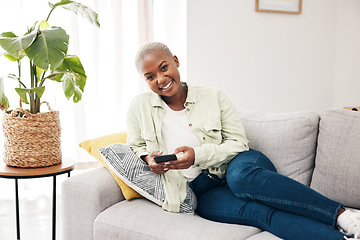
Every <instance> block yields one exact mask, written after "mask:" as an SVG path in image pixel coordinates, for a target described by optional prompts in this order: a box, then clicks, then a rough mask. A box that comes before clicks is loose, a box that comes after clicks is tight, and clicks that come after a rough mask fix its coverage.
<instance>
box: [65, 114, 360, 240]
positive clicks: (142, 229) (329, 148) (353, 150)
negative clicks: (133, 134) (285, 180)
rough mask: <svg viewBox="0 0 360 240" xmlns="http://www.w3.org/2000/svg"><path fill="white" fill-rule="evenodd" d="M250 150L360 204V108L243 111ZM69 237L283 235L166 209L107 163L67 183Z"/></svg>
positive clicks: (254, 237)
mask: <svg viewBox="0 0 360 240" xmlns="http://www.w3.org/2000/svg"><path fill="white" fill-rule="evenodd" d="M240 115H241V118H242V121H243V125H244V127H245V130H246V133H247V137H248V139H249V144H250V147H251V148H252V149H256V150H260V151H262V152H263V153H265V154H266V155H267V156H268V157H269V158H270V159H271V160H272V161H273V163H274V165H275V166H276V168H277V170H278V172H279V173H281V174H284V175H287V176H289V177H291V178H293V179H296V180H298V181H300V182H302V183H304V184H306V185H308V186H310V187H311V188H313V189H315V190H317V191H319V192H320V193H322V194H324V195H326V196H327V197H329V198H332V199H334V200H336V201H340V202H342V203H344V204H345V206H347V207H350V208H357V209H359V208H360V112H355V111H351V110H344V109H337V110H330V111H326V112H323V113H320V114H317V113H311V112H293V113H261V112H240ZM62 228H63V229H62V230H63V240H85V239H86V240H91V239H95V240H110V239H125V240H129V239H146V240H149V239H171V240H175V239H179V240H180V239H184V240H185V239H186V240H191V239H196V240H199V239H206V240H209V239H216V240H221V239H224V240H230V239H236V240H242V239H248V240H259V239H264V240H265V239H266V240H271V239H279V238H277V237H275V236H274V235H272V234H270V233H269V232H265V231H262V230H260V229H258V228H255V227H249V226H242V225H233V224H224V223H217V222H212V221H209V220H206V219H203V218H201V217H199V216H197V215H188V214H178V213H170V212H166V211H163V210H162V209H161V208H160V207H158V206H157V205H155V204H154V203H152V202H150V201H148V200H146V199H132V200H124V197H123V195H122V192H121V190H120V188H119V187H118V185H117V183H116V182H115V180H114V179H113V177H112V176H111V174H110V173H109V172H108V170H107V169H105V168H103V167H101V168H97V169H95V170H91V171H87V172H85V173H82V174H78V175H75V176H73V177H70V178H69V179H67V180H66V181H64V182H63V184H62Z"/></svg>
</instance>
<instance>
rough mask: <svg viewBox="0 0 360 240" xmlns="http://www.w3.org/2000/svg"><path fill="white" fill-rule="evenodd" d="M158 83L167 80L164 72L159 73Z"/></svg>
mask: <svg viewBox="0 0 360 240" xmlns="http://www.w3.org/2000/svg"><path fill="white" fill-rule="evenodd" d="M157 81H158V83H163V82H164V81H165V76H164V75H163V74H159V75H158V77H157Z"/></svg>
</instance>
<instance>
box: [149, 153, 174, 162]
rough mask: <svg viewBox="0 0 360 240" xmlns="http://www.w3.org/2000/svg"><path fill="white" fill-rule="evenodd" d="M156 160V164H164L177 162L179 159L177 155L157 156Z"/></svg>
mask: <svg viewBox="0 0 360 240" xmlns="http://www.w3.org/2000/svg"><path fill="white" fill-rule="evenodd" d="M154 160H155V162H156V163H162V162H167V161H173V160H177V157H176V155H175V154H167V155H160V156H155V157H154Z"/></svg>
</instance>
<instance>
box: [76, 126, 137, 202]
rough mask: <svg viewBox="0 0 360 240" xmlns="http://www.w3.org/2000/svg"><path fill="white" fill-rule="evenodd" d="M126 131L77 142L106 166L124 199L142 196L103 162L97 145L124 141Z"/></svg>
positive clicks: (104, 145) (103, 145) (102, 145)
mask: <svg viewBox="0 0 360 240" xmlns="http://www.w3.org/2000/svg"><path fill="white" fill-rule="evenodd" d="M126 136H127V135H126V132H121V133H114V134H110V135H106V136H102V137H98V138H94V139H90V140H86V141H84V142H82V143H80V144H79V146H80V147H82V148H83V149H85V150H86V151H87V152H88V153H90V154H91V155H92V156H93V157H94V158H95V159H96V160H98V161H99V162H100V163H101V164H102V165H103V166H104V167H106V168H107V169H108V170H109V171H110V173H111V174H112V175H113V177H114V178H115V181H116V182H117V183H118V184H119V186H120V188H121V190H122V193H123V195H124V197H125V199H127V200H129V199H132V198H141V197H142V196H141V195H140V194H138V193H137V192H135V191H134V190H133V189H132V188H130V187H129V186H128V185H126V184H125V183H124V182H123V181H122V180H121V179H120V178H119V177H118V176H116V175H115V173H114V172H113V171H112V170H111V169H110V168H109V167H108V166H107V164H106V163H105V162H104V160H103V158H102V156H101V154H100V152H99V150H98V149H99V147H106V146H108V145H110V144H113V143H126Z"/></svg>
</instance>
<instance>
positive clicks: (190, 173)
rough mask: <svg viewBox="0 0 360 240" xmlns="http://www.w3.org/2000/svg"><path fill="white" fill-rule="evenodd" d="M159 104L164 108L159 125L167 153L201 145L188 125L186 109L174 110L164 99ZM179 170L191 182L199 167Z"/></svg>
mask: <svg viewBox="0 0 360 240" xmlns="http://www.w3.org/2000/svg"><path fill="white" fill-rule="evenodd" d="M161 106H162V107H163V108H164V110H165V115H164V118H163V121H162V125H161V136H162V139H163V142H164V144H165V146H166V149H167V152H168V153H169V154H170V153H173V152H174V151H175V149H176V148H178V147H181V146H188V147H199V146H201V142H200V140H199V138H198V137H197V136H196V135H195V134H194V133H193V132H192V130H191V127H190V126H189V122H188V118H187V114H186V109H183V110H180V111H174V110H172V109H171V108H170V107H169V106H168V105H167V104H166V103H165V102H164V101H161ZM181 171H182V173H183V175H184V176H185V177H186V178H187V180H188V181H189V182H191V181H192V180H194V179H195V178H196V177H197V176H198V175H199V174H200V172H201V169H200V168H198V167H194V166H191V167H190V168H188V169H182V170H181Z"/></svg>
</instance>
